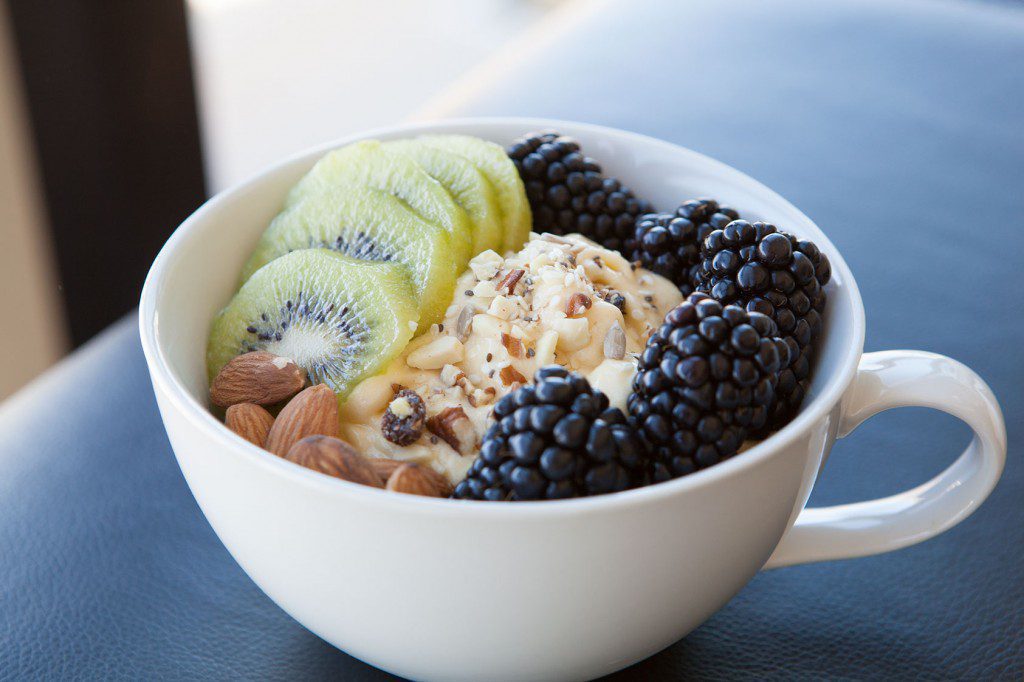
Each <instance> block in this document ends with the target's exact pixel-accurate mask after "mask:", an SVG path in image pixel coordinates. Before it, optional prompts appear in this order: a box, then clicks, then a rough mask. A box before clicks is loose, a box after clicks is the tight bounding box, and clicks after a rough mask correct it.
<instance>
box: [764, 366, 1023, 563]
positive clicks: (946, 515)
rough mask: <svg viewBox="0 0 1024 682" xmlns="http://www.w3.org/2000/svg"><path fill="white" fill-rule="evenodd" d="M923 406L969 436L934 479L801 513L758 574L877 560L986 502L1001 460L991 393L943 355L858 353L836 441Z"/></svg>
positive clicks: (999, 423)
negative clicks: (886, 414)
mask: <svg viewBox="0 0 1024 682" xmlns="http://www.w3.org/2000/svg"><path fill="white" fill-rule="evenodd" d="M909 406H916V407H931V408H934V409H937V410H942V411H943V412H947V413H949V414H951V415H953V416H954V417H958V418H959V419H962V420H963V421H964V422H966V423H967V425H968V426H970V427H971V428H972V429H973V430H974V438H973V440H972V441H971V444H970V445H969V446H968V447H967V449H966V450H964V452H963V454H961V455H960V457H959V458H958V459H957V460H956V461H955V462H953V464H951V465H950V466H949V468H948V469H946V470H945V471H943V472H942V473H941V474H939V475H938V476H936V477H935V478H933V479H932V480H930V481H928V482H927V483H925V484H924V485H920V486H918V487H916V488H913V489H911V490H907V491H905V492H902V493H899V494H897V495H892V496H891V497H883V498H879V499H877V500H868V501H865V502H856V503H853V504H841V505H837V506H834V507H818V508H810V509H804V510H803V511H802V512H801V513H800V515H799V516H798V517H797V519H796V522H795V523H794V524H793V527H792V528H791V529H790V530H789V532H788V533H786V535H785V536H784V537H783V538H782V541H781V542H780V543H779V545H778V547H776V549H775V552H774V553H773V554H772V556H771V557H770V558H769V559H768V563H766V564H765V568H777V567H780V566H790V565H792V564H802V563H807V562H812V561H826V560H829V559H846V558H852V557H858V556H867V555H869V554H880V553H882V552H888V551H891V550H894V549H900V548H901V547H907V546H909V545H913V544H916V543H918V542H921V541H923V540H927V539H928V538H931V537H934V536H936V535H938V534H939V533H942V532H944V531H946V530H949V529H950V528H952V527H953V526H955V525H956V524H957V523H959V522H960V521H963V520H964V519H965V518H967V517H968V516H969V515H970V514H971V513H972V512H973V511H974V510H975V509H977V508H978V506H979V505H980V504H981V503H982V502H983V501H984V500H985V498H986V497H988V494H989V493H990V492H992V488H994V487H995V485H996V482H997V481H998V480H999V475H1000V474H1001V473H1002V471H1003V462H1004V461H1005V459H1006V426H1005V425H1004V423H1003V414H1002V411H1001V410H1000V409H999V403H998V402H996V398H995V396H994V395H992V391H991V389H989V387H988V385H987V384H986V383H985V382H984V381H982V379H981V377H979V376H978V375H977V374H975V373H974V372H973V371H972V370H970V369H969V368H967V367H966V366H964V365H962V364H961V363H959V362H957V361H956V360H952V359H950V358H947V357H945V356H944V355H936V354H934V353H925V352H922V351H909V350H896V351H884V352H880V353H866V354H865V355H864V356H863V357H862V358H861V361H860V367H858V370H857V376H856V378H855V379H854V380H853V383H852V384H851V385H850V388H849V390H847V392H846V394H845V395H844V396H843V401H842V406H841V408H840V409H841V417H840V421H839V438H843V437H845V436H846V435H848V434H849V433H850V432H851V431H853V430H854V429H855V428H857V426H858V425H860V424H861V423H862V422H863V421H864V420H866V419H867V418H868V417H871V416H872V415H875V414H878V413H879V412H881V411H882V410H888V409H892V408H894V407H909Z"/></svg>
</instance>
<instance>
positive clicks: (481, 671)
mask: <svg viewBox="0 0 1024 682" xmlns="http://www.w3.org/2000/svg"><path fill="white" fill-rule="evenodd" d="M548 127H553V128H557V129H558V130H560V131H562V132H563V133H565V134H569V135H573V136H575V137H577V138H578V139H580V140H581V142H582V143H583V146H584V147H585V148H586V149H587V151H588V153H589V154H590V155H592V156H594V157H595V158H598V159H600V160H601V162H602V163H603V164H604V166H605V169H606V170H607V171H608V172H609V173H610V174H611V175H614V176H616V177H619V178H621V179H623V180H624V181H625V182H626V184H628V185H629V186H630V187H633V188H635V189H636V190H638V191H639V192H640V193H642V194H643V195H644V196H646V197H647V198H649V199H651V200H652V201H653V202H654V204H655V206H657V207H660V208H663V209H665V208H670V207H674V206H676V205H677V204H678V203H679V201H680V200H682V199H685V198H689V197H694V196H714V197H718V198H720V199H721V200H723V201H725V202H726V203H728V204H729V205H731V206H734V207H736V208H738V209H739V210H740V211H741V212H742V213H743V215H744V216H745V217H747V216H752V217H756V218H762V219H766V220H770V221H772V222H774V223H776V224H778V225H781V226H784V228H785V229H788V230H790V231H792V232H795V233H796V234H798V235H800V236H804V237H808V238H810V239H812V240H814V241H815V242H816V243H817V244H818V245H819V246H820V247H821V250H822V251H824V252H825V253H826V254H828V257H829V258H830V259H831V261H832V270H833V273H834V274H833V280H832V283H830V284H829V286H828V295H829V301H828V308H827V311H826V314H825V322H826V330H827V332H826V335H825V339H824V341H823V343H822V345H821V348H820V351H819V352H818V359H817V368H816V370H815V379H814V383H813V386H812V388H811V391H810V395H809V398H808V400H807V402H806V404H805V406H804V408H803V410H802V412H801V413H800V414H799V415H798V416H797V417H796V418H795V419H794V420H793V421H792V422H791V423H790V424H789V425H787V426H786V427H785V428H784V429H782V430H781V431H780V432H779V433H777V434H775V435H773V436H772V437H771V438H769V439H768V440H766V441H764V442H762V443H760V444H759V445H757V446H756V447H754V448H752V449H751V450H749V451H747V452H744V453H743V454H741V455H739V456H737V457H735V458H733V459H731V460H728V461H726V462H723V463H721V464H719V465H717V466H714V467H711V468H709V469H707V470H704V471H700V472H698V473H695V474H693V475H691V476H688V477H685V478H682V479H678V480H674V481H670V482H668V483H662V484H660V485H655V486H649V487H646V488H641V489H638V490H632V491H628V492H624V493H618V494H614V495H606V496H601V497H594V498H587V499H579V500H568V501H561V502H535V503H515V504H496V503H484V502H457V501H450V500H442V499H428V498H422V497H417V496H411V495H398V494H392V493H387V492H384V491H380V490H375V489H370V488H366V487H361V486H358V485H354V484H350V483H347V482H345V481H341V480H338V479H334V478H330V477H327V476H323V475H321V474H318V473H315V472H313V471H309V470H306V469H303V468H301V467H299V466H297V465H295V464H292V463H290V462H288V461H285V460H283V459H280V458H278V457H275V456H273V455H271V454H269V453H267V452H264V451H262V450H260V449H258V448H256V447H254V446H252V445H250V444H249V443H247V442H245V441H244V440H242V439H241V438H238V437H237V436H235V435H234V434H232V433H231V432H230V431H228V430H227V429H226V428H225V427H224V426H223V425H222V424H221V423H220V422H218V421H217V419H215V418H214V417H213V416H212V415H211V414H210V413H209V412H208V411H207V388H208V387H207V381H206V376H205V371H204V360H203V359H204V349H205V344H206V336H207V332H208V329H209V325H210V320H211V318H212V317H213V315H214V313H215V312H216V311H217V310H218V309H219V308H220V307H221V306H223V305H224V304H225V303H226V302H227V301H228V300H229V298H230V297H231V295H232V293H233V290H234V286H235V278H236V277H237V274H238V272H239V270H240V268H241V266H242V263H243V261H244V260H245V258H246V256H247V255H248V253H249V251H250V249H251V247H252V246H253V245H254V244H255V243H256V240H257V238H258V237H259V236H260V233H261V232H262V231H263V230H264V228H265V227H266V225H267V223H268V222H269V221H270V219H271V218H272V217H273V216H274V214H275V213H276V212H277V211H278V209H279V208H280V206H281V203H282V200H283V199H284V196H285V193H286V192H287V191H288V189H289V187H291V185H292V184H293V183H294V182H295V181H296V180H298V178H299V177H300V176H301V175H302V174H303V173H305V172H306V171H307V170H308V169H309V168H310V167H311V166H312V165H313V163H314V162H315V161H316V160H317V158H319V157H320V156H321V155H322V154H323V153H324V151H325V150H327V149H328V148H331V147H335V146H339V145H342V144H345V143H347V142H350V141H352V140H354V139H359V138H366V137H377V138H395V137H405V136H411V135H416V134H418V133H427V132H429V133H446V132H459V133H466V134H470V135H478V136H480V137H484V138H487V139H490V140H493V141H495V142H498V143H502V144H506V143H508V142H510V141H511V140H512V139H514V138H515V137H517V136H519V135H521V134H522V133H524V132H526V131H529V130H534V129H538V128H548ZM140 325H141V333H142V341H143V347H144V349H145V353H146V359H147V361H148V363H149V369H150V373H151V375H152V379H153V385H154V388H155V391H156V396H157V400H158V402H159V405H160V411H161V414H162V416H163V420H164V424H165V426H166V429H167V433H168V436H169V437H170V441H171V444H172V446H173V448H174V452H175V455H176V456H177V458H178V462H179V464H180V466H181V470H182V472H184V475H185V478H186V479H187V480H188V483H189V486H190V487H191V489H192V492H193V494H194V495H195V498H196V500H197V501H198V502H199V505H200V507H201V508H202V510H203V513H204V514H206V517H207V519H209V521H210V524H211V525H212V526H213V528H214V530H215V531H216V532H217V535H218V536H219V537H220V539H221V540H222V541H223V542H224V544H225V546H226V547H227V548H228V550H229V551H230V552H231V554H232V555H233V556H234V557H235V559H236V560H237V561H238V563H239V564H240V565H241V566H242V568H243V569H245V571H246V573H248V574H249V576H250V577H252V579H253V580H254V581H255V582H256V584H258V585H259V586H260V587H261V588H262V589H263V590H264V591H265V592H266V593H267V595H269V596H270V598H271V599H273V600H274V601H275V602H276V603H277V604H279V605H280V606H281V608H283V609H284V610H285V611H287V612H288V613H289V614H291V615H292V616H293V617H294V618H295V619H296V620H298V621H299V622H300V623H302V624H303V625H305V626H306V627H307V628H309V629H310V630H312V631H313V632H315V633H316V634H317V635H319V636H320V637H322V638H324V639H325V640H327V641H328V642H330V643H332V644H334V645H335V646H337V647H339V648H341V649H344V650H345V651H346V652H348V653H350V654H352V655H353V656H356V657H358V658H360V659H362V660H364V661H366V662H368V663H371V664H373V665H375V666H378V667H380V668H383V669H385V670H388V671H391V672H393V673H396V674H399V675H403V676H407V677H412V678H420V679H436V680H459V679H461V680H482V679H500V680H519V679H522V680H527V679H531V680H532V679H583V678H590V677H596V676H599V675H603V674H605V673H609V672H612V671H614V670H616V669H619V668H623V667H625V666H628V665H630V664H631V663H634V662H636V661H638V660H640V659H643V658H645V657H647V656H650V655H651V654H653V653H655V652H657V651H659V650H660V649H662V648H664V647H666V646H668V645H669V644H671V643H673V642H675V641H676V640H678V639H679V638H681V637H682V636H684V635H685V634H686V633H688V632H689V631H690V630H692V629H693V628H695V627H696V626H697V625H699V624H700V623H701V622H703V621H704V620H705V619H706V618H707V617H708V616H710V615H711V614H712V613H714V612H715V611H716V610H718V609H719V608H720V607H721V606H722V605H723V604H725V602H726V601H728V600H729V599H730V598H731V597H732V596H733V595H734V594H736V593H737V592H738V591H739V590H740V589H741V588H742V587H743V586H744V585H745V584H746V583H747V581H749V580H750V579H751V577H753V575H754V574H755V573H756V572H757V571H758V570H760V569H761V568H762V567H765V566H766V565H767V566H779V565H786V564H792V563H798V562H804V561H815V560H823V559H832V558H840V557H849V556H858V555H864V554H870V553H876V552H882V551H887V550H890V549H895V548H898V547H902V546H905V545H909V544H912V543H915V542H919V541H921V540H924V539H926V538H928V537H931V536H933V535H936V534H937V533H940V532H942V531H944V530H946V529H947V528H949V527H950V526H952V525H953V524H955V523H957V522H958V521H959V520H961V519H963V518H964V517H966V516H967V515H968V514H970V513H971V512H972V511H973V510H974V509H975V508H976V507H977V506H978V505H979V504H980V503H981V502H982V501H983V500H984V499H985V497H986V496H987V494H988V493H989V491H990V490H991V489H992V487H993V486H994V485H995V483H996V480H997V479H998V477H999V475H1000V473H1001V470H1002V465H1003V459H1004V457H1005V450H1006V434H1005V429H1004V426H1003V421H1002V415H1001V413H1000V411H999V407H998V405H997V403H996V401H995V399H994V397H993V396H992V394H991V392H990V391H989V389H988V387H987V386H986V385H985V384H984V382H982V381H981V380H980V379H979V378H978V377H977V376H976V375H975V374H974V373H973V372H971V371H970V370H968V369H967V368H966V367H964V366H962V365H960V364H959V363H957V362H955V361H953V360H950V359H948V358H944V357H942V356H937V355H932V354H927V353H919V352H912V351H896V352H888V353H872V354H869V355H863V356H862V344H863V339H864V310H863V307H862V304H861V298H860V294H859V293H858V291H857V285H856V283H855V282H854V279H853V276H852V275H851V273H850V271H849V269H848V268H847V266H846V263H845V262H844V261H843V258H842V256H840V255H839V253H838V252H837V251H836V249H835V247H834V246H833V245H832V243H831V242H830V241H829V240H828V239H827V238H826V237H825V235H824V234H822V232H821V231H820V230H819V229H818V228H817V227H816V226H815V225H814V223H812V222H811V221H810V220H809V219H808V218H807V217H806V216H805V215H803V214H802V213H801V212H800V211H798V210H797V209H796V208H794V207H793V206H792V205H790V204H789V203H788V202H786V201H785V200H784V199H782V198H781V197H780V196H778V195H777V194H775V193H774V192H772V191H771V190H769V189H768V188H766V187H764V186H763V185H761V184H759V183H757V182H756V181H754V180H752V179H750V178H749V177H747V176H746V175H743V174H742V173H740V172H738V171H736V170H733V169H732V168H729V167H728V166H725V165H723V164H721V163H719V162H717V161H714V160H712V159H709V158H707V157H705V156H702V155H700V154H696V153H694V152H692V151H689V150H686V149H683V148H680V147H677V146H675V145H672V144H668V143H666V142H661V141H659V140H655V139H651V138H648V137H643V136H640V135H636V134H632V133H627V132H623V131H619V130H613V129H609V128H601V127H597V126H591V125H583V124H578V123H569V122H561V121H541V120H533V119H513V118H502V119H466V120H454V121H442V122H437V123H429V124H422V125H412V126H404V127H400V128H391V129H387V130H375V131H370V132H368V133H366V134H363V135H358V136H355V137H352V138H349V139H345V140H340V141H338V142H336V143H334V144H332V145H329V146H327V147H323V148H321V149H317V150H313V151H311V152H307V153H304V154H301V155H299V156H297V157H294V158H292V159H289V160H287V161H285V162H283V163H281V164H279V165H277V166H274V167H273V168H270V169H269V170H267V171H265V172H263V173H260V174H259V175H257V176H256V177H254V178H252V179H250V180H249V181H247V182H245V183H242V184H241V185H239V186H237V187H234V188H232V189H230V190H227V191H225V192H223V193H221V194H219V195H217V196H216V197H214V198H213V199H211V200H210V201H208V202H207V203H206V204H204V205H203V206H202V207H201V208H200V209H199V210H198V211H196V213H195V214H194V215H192V216H191V217H190V218H189V219H188V220H186V221H185V222H184V223H183V224H182V225H181V227H180V228H178V230H177V231H176V232H175V233H174V235H173V236H172V237H171V238H170V240H168V242H167V244H166V246H165V247H164V248H163V250H162V251H161V252H160V255H159V256H158V258H157V260H156V262H155V263H154V265H153V268H152V270H151V272H150V273H149V277H148V279H147V281H146V286H145V289H144V291H143V294H142V302H141V310H140ZM900 405H924V406H929V407H934V408H938V409H941V410H945V411H947V412H950V413H952V414H954V415H956V416H958V417H960V418H962V419H963V420H964V421H966V422H967V423H968V424H969V425H970V426H971V427H972V428H973V429H974V431H975V438H974V441H973V442H972V443H971V445H970V447H969V448H968V449H967V450H966V451H965V452H964V454H963V455H962V456H961V458H960V459H958V460H957V461H956V462H955V463H954V464H953V465H952V466H950V467H949V468H948V469H947V470H946V471H945V472H943V473H941V474H940V475H939V476H937V477H936V478H935V479H933V480H932V481H931V482H929V483H927V484H925V485H922V486H920V487H918V488H916V489H914V490H911V491H908V492H906V493H903V494H900V495H896V496H893V497H890V498H885V499H882V500H873V501H868V502H862V503H858V504H851V505H844V506H841V507H831V508H826V509H809V510H804V504H805V503H806V501H807V498H808V495H809V494H810V492H811V488H812V486H813V484H814V481H815V478H816V476H817V475H818V472H819V471H820V469H821V466H822V464H823V462H824V460H825V458H826V456H827V455H828V452H829V449H830V448H831V446H832V444H833V443H834V441H835V439H836V438H837V437H841V436H843V435H845V434H846V433H847V432H849V431H850V430H852V429H853V428H854V427H855V426H856V425H857V424H858V423H860V422H861V421H862V420H863V419H865V418H867V417H868V416H870V415H871V414H874V413H875V412H878V411H880V410H882V409H887V408H891V407H896V406H900Z"/></svg>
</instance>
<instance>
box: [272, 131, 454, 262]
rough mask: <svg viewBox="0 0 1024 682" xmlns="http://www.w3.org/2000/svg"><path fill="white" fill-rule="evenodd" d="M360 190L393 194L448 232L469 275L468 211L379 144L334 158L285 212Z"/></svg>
mask: <svg viewBox="0 0 1024 682" xmlns="http://www.w3.org/2000/svg"><path fill="white" fill-rule="evenodd" d="M357 185H362V186H367V187H371V188H373V189H378V190H381V191H384V192H387V193H389V194H392V195H394V196H395V197H396V198H398V199H400V200H402V201H404V202H405V203H406V204H407V205H408V206H409V208H410V209H411V210H413V211H414V212H416V213H417V214H418V215H419V216H420V217H421V218H423V219H424V220H426V221H429V222H432V223H434V224H436V225H440V226H441V227H443V228H444V229H445V230H447V231H448V233H449V234H450V235H451V247H452V252H453V254H454V256H455V264H456V266H457V270H458V272H460V273H461V272H462V271H463V270H465V268H466V264H467V263H468V262H469V259H470V258H471V257H472V255H473V254H472V253H471V251H472V248H473V228H472V222H471V220H470V218H469V216H468V215H467V213H466V211H465V210H464V209H463V208H462V207H461V206H459V205H458V203H456V201H455V199H453V198H452V196H451V194H449V193H448V190H446V189H445V188H444V186H443V185H441V183H439V182H438V181H437V180H435V179H434V178H432V177H430V175H429V174H428V173H427V172H426V171H425V170H423V168H421V167H420V165H419V164H418V163H416V162H415V161H413V160H412V159H410V158H409V157H408V156H405V155H403V154H397V153H395V152H391V151H388V150H387V149H385V148H384V146H383V145H382V144H381V143H380V141H378V140H363V141H362V142H355V143H353V144H350V145H347V146H345V147H341V148H340V149H335V150H334V151H331V152H328V153H327V154H326V155H325V156H324V157H323V158H322V159H320V160H319V161H318V162H317V163H316V165H315V166H313V168H312V169H311V170H310V171H309V172H308V173H306V175H305V176H303V178H302V179H301V180H299V182H298V183H297V184H296V185H295V187H293V188H292V190H291V192H290V193H289V194H288V199H287V201H286V204H285V206H286V207H288V206H290V205H292V204H294V203H296V202H298V201H300V200H301V199H302V198H303V197H305V196H309V195H311V194H324V193H333V192H342V191H347V190H348V189H349V188H351V187H352V186H357Z"/></svg>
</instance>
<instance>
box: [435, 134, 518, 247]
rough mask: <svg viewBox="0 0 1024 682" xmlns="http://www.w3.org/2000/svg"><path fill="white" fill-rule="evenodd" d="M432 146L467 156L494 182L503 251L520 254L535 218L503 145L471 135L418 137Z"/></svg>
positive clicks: (516, 172)
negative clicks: (503, 232) (503, 229)
mask: <svg viewBox="0 0 1024 682" xmlns="http://www.w3.org/2000/svg"><path fill="white" fill-rule="evenodd" d="M416 139H417V140H420V141H422V142H424V143H426V144H428V145H430V146H432V147H437V148H438V149H443V150H445V151H448V152H451V153H453V154H458V155H459V156H462V157H465V158H466V159H468V160H469V161H470V162H471V163H472V164H473V165H475V166H476V167H477V168H478V169H479V170H480V172H481V173H483V174H484V176H485V177H486V178H487V179H488V180H490V181H491V185H492V186H493V187H494V191H495V193H496V194H497V198H498V206H499V208H500V209H501V217H502V223H503V225H504V228H505V238H504V240H503V241H502V249H503V250H504V251H518V250H519V249H521V248H522V247H523V244H525V243H526V240H527V239H529V238H530V230H531V229H532V228H533V216H532V214H531V213H530V202H529V201H527V199H526V187H525V186H524V185H523V181H522V179H521V178H520V177H519V172H518V171H517V170H516V167H515V164H513V163H512V159H510V158H508V154H506V153H505V150H504V149H502V148H501V145H497V144H494V143H493V142H488V141H487V140H484V139H481V138H479V137H471V136H469V135H424V136H422V137H418V138H416Z"/></svg>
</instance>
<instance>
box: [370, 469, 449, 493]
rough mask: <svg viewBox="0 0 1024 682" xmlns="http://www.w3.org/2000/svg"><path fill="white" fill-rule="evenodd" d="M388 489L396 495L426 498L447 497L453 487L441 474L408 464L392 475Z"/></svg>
mask: <svg viewBox="0 0 1024 682" xmlns="http://www.w3.org/2000/svg"><path fill="white" fill-rule="evenodd" d="M386 488H387V489H388V490H391V491H392V492H396V493H406V494H408V495H424V496H426V497H447V496H448V494H449V493H450V492H451V485H450V484H449V483H448V479H446V478H445V477H444V476H442V475H441V474H439V473H437V472H436V471H434V470H433V469H431V468H429V467H424V466H420V465H419V464H414V463H412V462H406V463H405V464H403V465H401V466H400V467H398V468H397V469H395V471H394V473H393V474H391V477H390V478H388V483H387V486H386Z"/></svg>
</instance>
